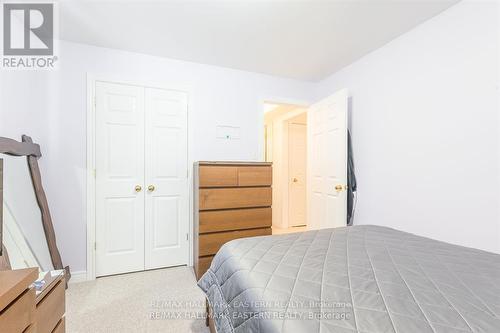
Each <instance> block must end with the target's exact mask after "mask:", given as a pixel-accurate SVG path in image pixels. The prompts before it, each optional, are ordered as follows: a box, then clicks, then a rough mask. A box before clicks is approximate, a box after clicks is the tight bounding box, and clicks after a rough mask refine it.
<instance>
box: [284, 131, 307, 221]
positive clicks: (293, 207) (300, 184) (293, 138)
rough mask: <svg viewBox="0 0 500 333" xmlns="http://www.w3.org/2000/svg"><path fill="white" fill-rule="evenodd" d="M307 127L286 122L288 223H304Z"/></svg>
mask: <svg viewBox="0 0 500 333" xmlns="http://www.w3.org/2000/svg"><path fill="white" fill-rule="evenodd" d="M306 163H307V127H306V125H305V124H298V123H293V122H289V123H288V175H289V178H290V179H289V183H288V184H289V186H288V189H289V191H288V224H289V226H290V227H296V226H300V225H305V224H306Z"/></svg>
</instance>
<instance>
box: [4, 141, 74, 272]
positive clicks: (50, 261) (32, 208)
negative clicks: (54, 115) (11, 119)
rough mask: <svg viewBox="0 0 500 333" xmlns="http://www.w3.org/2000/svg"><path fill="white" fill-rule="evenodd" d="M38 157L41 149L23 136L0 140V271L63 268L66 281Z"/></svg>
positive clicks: (66, 269) (67, 269)
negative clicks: (5, 269)
mask: <svg viewBox="0 0 500 333" xmlns="http://www.w3.org/2000/svg"><path fill="white" fill-rule="evenodd" d="M40 157H41V152H40V146H39V145H38V144H35V143H33V141H32V140H31V138H30V137H28V136H25V135H23V137H22V142H19V141H16V140H13V139H9V138H3V137H0V159H2V162H1V163H0V176H1V175H3V184H2V182H0V192H1V193H0V199H2V198H3V200H0V218H1V219H0V225H1V227H0V244H2V243H3V244H2V250H3V251H2V252H3V253H0V268H1V267H3V268H5V267H7V268H10V269H20V268H27V267H38V268H39V269H40V271H49V270H54V269H64V270H65V271H66V272H65V273H66V279H67V280H69V278H70V271H69V267H68V266H66V267H63V265H62V261H61V256H60V254H59V250H58V249H57V244H56V238H55V233H54V228H53V226H52V219H51V216H50V212H49V207H48V203H47V198H46V196H45V192H44V190H43V186H42V180H41V175H40V169H39V168H38V159H39V158H40ZM2 215H3V218H2Z"/></svg>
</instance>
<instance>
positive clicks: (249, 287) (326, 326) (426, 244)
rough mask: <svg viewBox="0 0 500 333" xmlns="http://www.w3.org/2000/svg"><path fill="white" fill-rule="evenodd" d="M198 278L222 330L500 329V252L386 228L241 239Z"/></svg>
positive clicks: (407, 332) (224, 249) (225, 248)
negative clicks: (499, 253) (457, 244)
mask: <svg viewBox="0 0 500 333" xmlns="http://www.w3.org/2000/svg"><path fill="white" fill-rule="evenodd" d="M198 285H199V286H200V287H201V289H202V290H203V291H204V292H205V293H206V295H207V298H208V300H209V302H210V304H211V307H212V309H213V315H214V321H215V324H216V328H217V332H218V333H229V332H237V333H243V332H245V333H246V332H249V333H250V332H255V333H258V332H261V333H264V332H266V333H267V332H269V333H271V332H291V333H295V332H307V333H316V332H324V333H325V332H367V333H368V332H404V333H411V332H416V333H425V332H436V333H441V332H443V333H444V332H500V255H498V254H493V253H488V252H484V251H480V250H475V249H470V248H465V247H461V246H456V245H451V244H447V243H443V242H439V241H435V240H431V239H428V238H424V237H419V236H416V235H412V234H409V233H405V232H401V231H398V230H394V229H390V228H385V227H378V226H353V227H345V228H335V229H324V230H319V231H309V232H302V233H295V234H288V235H275V236H265V237H253V238H244V239H239V240H234V241H231V242H229V243H227V244H225V245H224V246H223V247H222V248H221V249H220V251H219V252H218V253H217V255H216V256H215V258H214V260H213V261H212V265H211V267H210V269H209V270H208V271H207V272H206V274H205V275H204V276H203V277H202V278H201V279H200V281H199V282H198Z"/></svg>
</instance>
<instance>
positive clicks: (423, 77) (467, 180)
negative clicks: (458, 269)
mask: <svg viewBox="0 0 500 333" xmlns="http://www.w3.org/2000/svg"><path fill="white" fill-rule="evenodd" d="M497 13H498V8H495V3H493V2H471V1H466V2H462V3H459V4H458V5H455V6H454V7H452V8H450V9H449V10H447V11H445V12H443V13H442V14H440V15H439V16H437V17H435V18H433V19H431V20H430V21H427V22H426V23H424V24H422V25H420V26H419V27H417V28H416V29H414V30H412V31H410V32H409V33H407V34H405V35H403V36H401V37H399V38H397V39H396V40H394V41H392V42H391V43H389V44H387V45H386V46H384V47H382V48H380V49H378V50H377V51H375V52H373V53H371V54H369V55H368V56H365V57H364V58H362V59H360V60H359V61H357V62H355V63H354V64H352V65H350V66H349V67H347V68H345V69H343V70H342V71H340V72H338V73H336V74H334V75H333V76H331V77H329V78H327V79H326V80H324V81H322V82H320V84H319V86H318V94H317V98H321V97H324V96H327V95H329V94H331V93H332V92H334V91H336V90H338V89H341V88H344V87H345V88H348V89H349V90H350V95H351V97H352V100H351V102H352V103H351V117H352V132H353V142H354V157H355V162H356V170H357V176H358V184H359V201H358V205H357V210H356V213H355V222H354V223H355V224H380V225H385V226H389V227H393V228H397V229H401V230H405V231H409V232H414V233H416V234H420V235H425V236H428V237H432V238H436V239H440V240H443V241H447V242H451V243H456V244H460V245H465V246H471V247H476V248H480V249H484V250H488V251H495V252H500V237H499V235H500V227H499V224H500V220H499V219H500V216H499V198H500V193H499V148H500V147H499V76H498V74H499V70H498V67H499V59H500V58H499V52H498V43H499V26H498V16H497Z"/></svg>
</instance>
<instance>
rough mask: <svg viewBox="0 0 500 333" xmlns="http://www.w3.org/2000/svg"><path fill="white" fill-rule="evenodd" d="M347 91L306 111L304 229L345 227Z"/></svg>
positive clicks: (340, 92) (336, 94)
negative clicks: (305, 207)
mask: <svg viewBox="0 0 500 333" xmlns="http://www.w3.org/2000/svg"><path fill="white" fill-rule="evenodd" d="M347 110H348V92H347V90H346V89H344V90H341V91H339V92H337V93H335V94H334V95H332V96H330V97H328V98H325V99H324V100H322V101H320V102H318V103H316V104H314V105H312V106H311V107H310V109H309V112H308V119H307V126H308V140H307V142H308V168H307V173H308V184H307V185H308V186H307V198H308V207H307V208H308V209H307V211H308V226H309V227H310V228H313V229H321V228H332V227H340V226H345V225H346V224H347V223H346V220H347V195H346V193H347V192H346V190H345V189H346V184H347Z"/></svg>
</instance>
